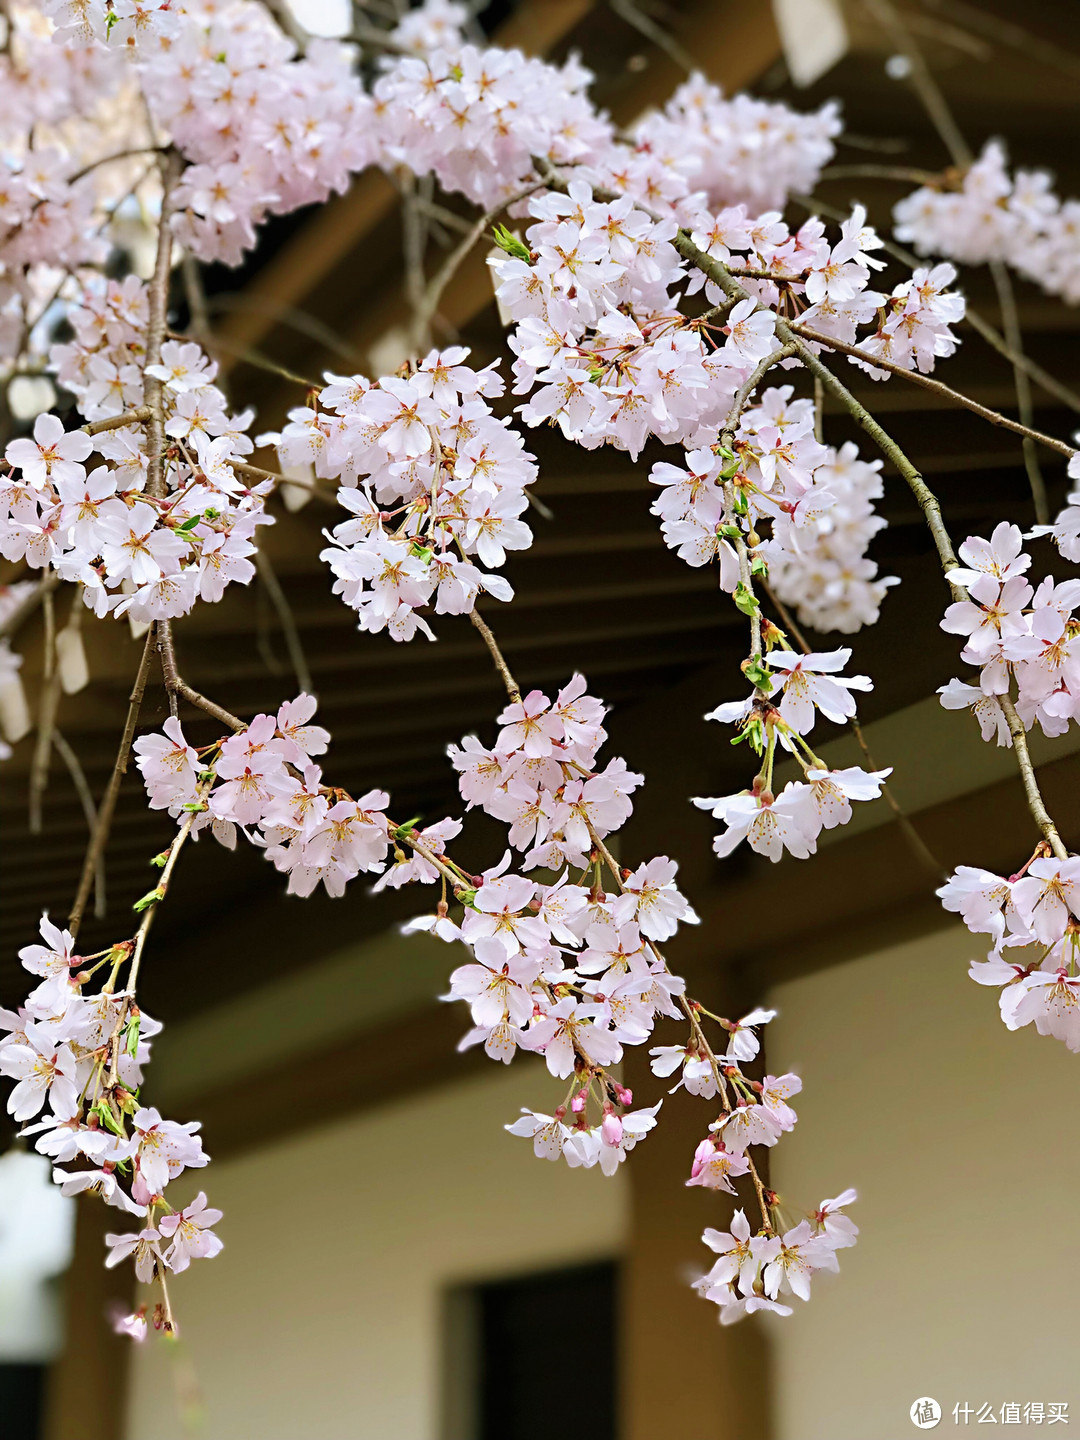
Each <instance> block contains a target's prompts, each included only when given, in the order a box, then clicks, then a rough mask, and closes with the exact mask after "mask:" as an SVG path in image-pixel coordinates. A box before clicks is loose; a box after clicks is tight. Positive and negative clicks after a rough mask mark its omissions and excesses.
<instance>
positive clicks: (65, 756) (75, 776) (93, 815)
mask: <svg viewBox="0 0 1080 1440" xmlns="http://www.w3.org/2000/svg"><path fill="white" fill-rule="evenodd" d="M52 743H53V747H54V748H55V750H56V753H57V754H58V755H59V756H60V759H61V760H62V761H63V762H64V764H65V765H66V766H67V772H68V774H69V775H70V776H71V783H72V784H73V785H74V786H75V793H76V794H77V795H78V797H79V803H80V805H81V806H82V809H83V814H84V815H85V817H86V828H87V829H88V831H89V832H90V835H91V836H93V834H94V831H95V830H96V829H97V823H98V812H97V806H96V805H95V804H94V797H93V794H92V793H91V790H90V783H89V781H88V780H87V778H86V771H85V770H84V769H83V767H82V764H81V762H80V760H79V757H78V756H77V755H76V754H75V751H74V750H73V749H72V748H71V746H70V745H69V744H68V742H67V741H66V740H65V739H64V736H63V735H62V734H61V732H60V731H59V730H57V728H56V726H55V725H54V726H53V732H52ZM104 915H105V855H104V853H103V852H99V853H98V856H97V864H96V867H95V870H94V918H95V920H101V919H103V918H104Z"/></svg>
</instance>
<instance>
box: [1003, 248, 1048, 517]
mask: <svg viewBox="0 0 1080 1440" xmlns="http://www.w3.org/2000/svg"><path fill="white" fill-rule="evenodd" d="M990 274H991V276H992V278H993V281H994V289H995V290H996V291H997V297H998V306H999V308H1000V310H1001V324H1002V327H1003V328H1004V331H1005V341H1006V343H1007V345H1008V346H1009V349H1010V350H1011V351H1012V352H1013V353H1014V354H1016V355H1022V354H1023V353H1024V337H1023V335H1022V334H1021V331H1020V314H1019V311H1018V310H1017V306H1016V291H1015V290H1014V289H1013V283H1012V280H1011V279H1010V277H1009V271H1008V268H1007V266H1006V265H1005V263H1004V261H1002V260H991V261H990ZM1013 384H1014V386H1015V388H1016V409H1017V413H1018V414H1019V416H1020V419H1021V421H1022V422H1023V424H1024V425H1026V426H1027V427H1028V428H1029V429H1030V427H1031V424H1032V422H1033V421H1034V419H1035V407H1034V405H1033V404H1032V400H1031V380H1030V378H1029V377H1028V374H1027V372H1026V371H1025V370H1024V368H1023V366H1022V365H1017V364H1014V365H1013ZM1021 445H1022V447H1023V451H1024V468H1025V470H1026V471H1027V477H1028V484H1029V485H1030V487H1031V499H1032V502H1033V504H1034V507H1035V523H1036V524H1037V525H1049V523H1050V504H1049V501H1048V500H1047V498H1046V481H1045V480H1044V479H1043V473H1042V471H1041V470H1040V468H1039V456H1038V453H1037V452H1036V449H1035V442H1034V440H1033V439H1032V438H1031V437H1030V436H1029V435H1025V436H1024V438H1023V440H1022V441H1021Z"/></svg>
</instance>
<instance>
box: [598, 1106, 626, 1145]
mask: <svg viewBox="0 0 1080 1440" xmlns="http://www.w3.org/2000/svg"><path fill="white" fill-rule="evenodd" d="M600 1138H601V1139H602V1140H603V1142H604V1144H605V1145H621V1144H622V1120H620V1118H619V1116H618V1115H616V1114H615V1112H614V1111H613V1110H612V1111H611V1112H609V1113H608V1114H607V1115H605V1116H604V1118H603V1120H602V1121H601V1122H600Z"/></svg>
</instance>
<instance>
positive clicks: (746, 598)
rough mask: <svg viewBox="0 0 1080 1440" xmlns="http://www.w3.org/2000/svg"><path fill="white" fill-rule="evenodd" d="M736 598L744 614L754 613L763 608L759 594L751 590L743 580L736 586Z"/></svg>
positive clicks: (736, 602)
mask: <svg viewBox="0 0 1080 1440" xmlns="http://www.w3.org/2000/svg"><path fill="white" fill-rule="evenodd" d="M734 600H735V604H736V605H737V606H738V608H739V609H740V610H741V611H742V613H743V614H744V615H753V614H755V613H756V611H758V610H759V609H760V608H761V607H760V606H759V604H758V600H757V596H756V595H755V594H754V593H753V592H752V591H751V590H748V589H747V587H746V586H745V585H743V584H742V582H741V581H740V583H739V584H738V585H736V587H735V595H734Z"/></svg>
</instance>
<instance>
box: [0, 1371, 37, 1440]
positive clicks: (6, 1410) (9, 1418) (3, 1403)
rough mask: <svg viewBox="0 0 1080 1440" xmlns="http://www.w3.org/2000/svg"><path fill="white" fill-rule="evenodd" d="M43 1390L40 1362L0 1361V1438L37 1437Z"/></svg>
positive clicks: (32, 1439) (5, 1439) (21, 1439)
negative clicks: (23, 1363)
mask: <svg viewBox="0 0 1080 1440" xmlns="http://www.w3.org/2000/svg"><path fill="white" fill-rule="evenodd" d="M44 1392H45V1366H44V1365H33V1364H25V1365H19V1364H11V1363H0V1417H2V1419H0V1435H2V1436H3V1440H38V1436H39V1435H40V1434H41V1419H42V1401H43V1399H44Z"/></svg>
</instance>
